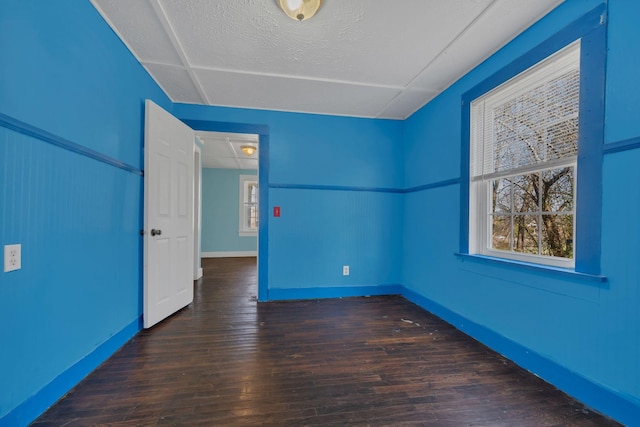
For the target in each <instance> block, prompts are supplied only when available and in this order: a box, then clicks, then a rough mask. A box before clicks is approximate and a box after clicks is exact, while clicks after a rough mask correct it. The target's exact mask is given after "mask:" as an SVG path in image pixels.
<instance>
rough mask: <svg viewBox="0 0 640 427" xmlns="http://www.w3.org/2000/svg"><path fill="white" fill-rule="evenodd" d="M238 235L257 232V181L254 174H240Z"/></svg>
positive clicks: (252, 234)
mask: <svg viewBox="0 0 640 427" xmlns="http://www.w3.org/2000/svg"><path fill="white" fill-rule="evenodd" d="M239 218H240V228H239V234H240V236H255V235H257V232H258V181H257V176H256V175H240V215H239Z"/></svg>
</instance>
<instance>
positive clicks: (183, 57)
mask: <svg viewBox="0 0 640 427" xmlns="http://www.w3.org/2000/svg"><path fill="white" fill-rule="evenodd" d="M149 3H150V4H151V8H152V9H153V11H154V12H155V14H156V18H158V20H159V21H160V25H161V26H162V28H163V29H164V32H165V34H166V35H167V37H169V40H170V41H171V45H172V46H173V49H174V50H175V51H176V53H177V54H178V57H179V58H180V61H182V65H183V66H184V67H185V68H186V71H187V74H188V75H189V78H190V79H191V83H193V86H194V87H195V88H196V90H197V91H198V94H199V95H200V98H201V99H202V100H203V101H204V102H205V103H206V104H209V105H210V104H211V101H210V100H209V97H208V96H207V93H206V92H205V91H204V89H203V87H202V85H201V83H200V80H198V78H197V77H196V76H195V75H194V72H193V70H192V67H191V63H190V62H189V58H188V57H187V53H186V52H185V51H184V48H183V46H182V43H180V40H179V38H178V34H177V33H176V32H175V29H174V28H173V26H172V25H171V22H169V18H168V17H167V14H166V12H165V10H164V7H163V6H162V4H161V0H149Z"/></svg>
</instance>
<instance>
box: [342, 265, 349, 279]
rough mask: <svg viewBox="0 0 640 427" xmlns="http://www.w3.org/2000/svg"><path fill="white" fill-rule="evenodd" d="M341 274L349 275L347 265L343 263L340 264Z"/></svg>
mask: <svg viewBox="0 0 640 427" xmlns="http://www.w3.org/2000/svg"><path fill="white" fill-rule="evenodd" d="M342 275H343V276H348V275H349V266H348V265H343V266H342Z"/></svg>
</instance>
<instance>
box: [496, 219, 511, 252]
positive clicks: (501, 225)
mask: <svg viewBox="0 0 640 427" xmlns="http://www.w3.org/2000/svg"><path fill="white" fill-rule="evenodd" d="M491 228H492V233H491V234H492V236H491V247H492V248H493V249H499V250H502V251H508V250H510V249H511V247H510V240H511V216H510V215H493V221H492V227H491Z"/></svg>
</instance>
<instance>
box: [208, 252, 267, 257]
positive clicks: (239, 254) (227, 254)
mask: <svg viewBox="0 0 640 427" xmlns="http://www.w3.org/2000/svg"><path fill="white" fill-rule="evenodd" d="M250 256H258V251H228V252H202V258H236V257H250Z"/></svg>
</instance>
